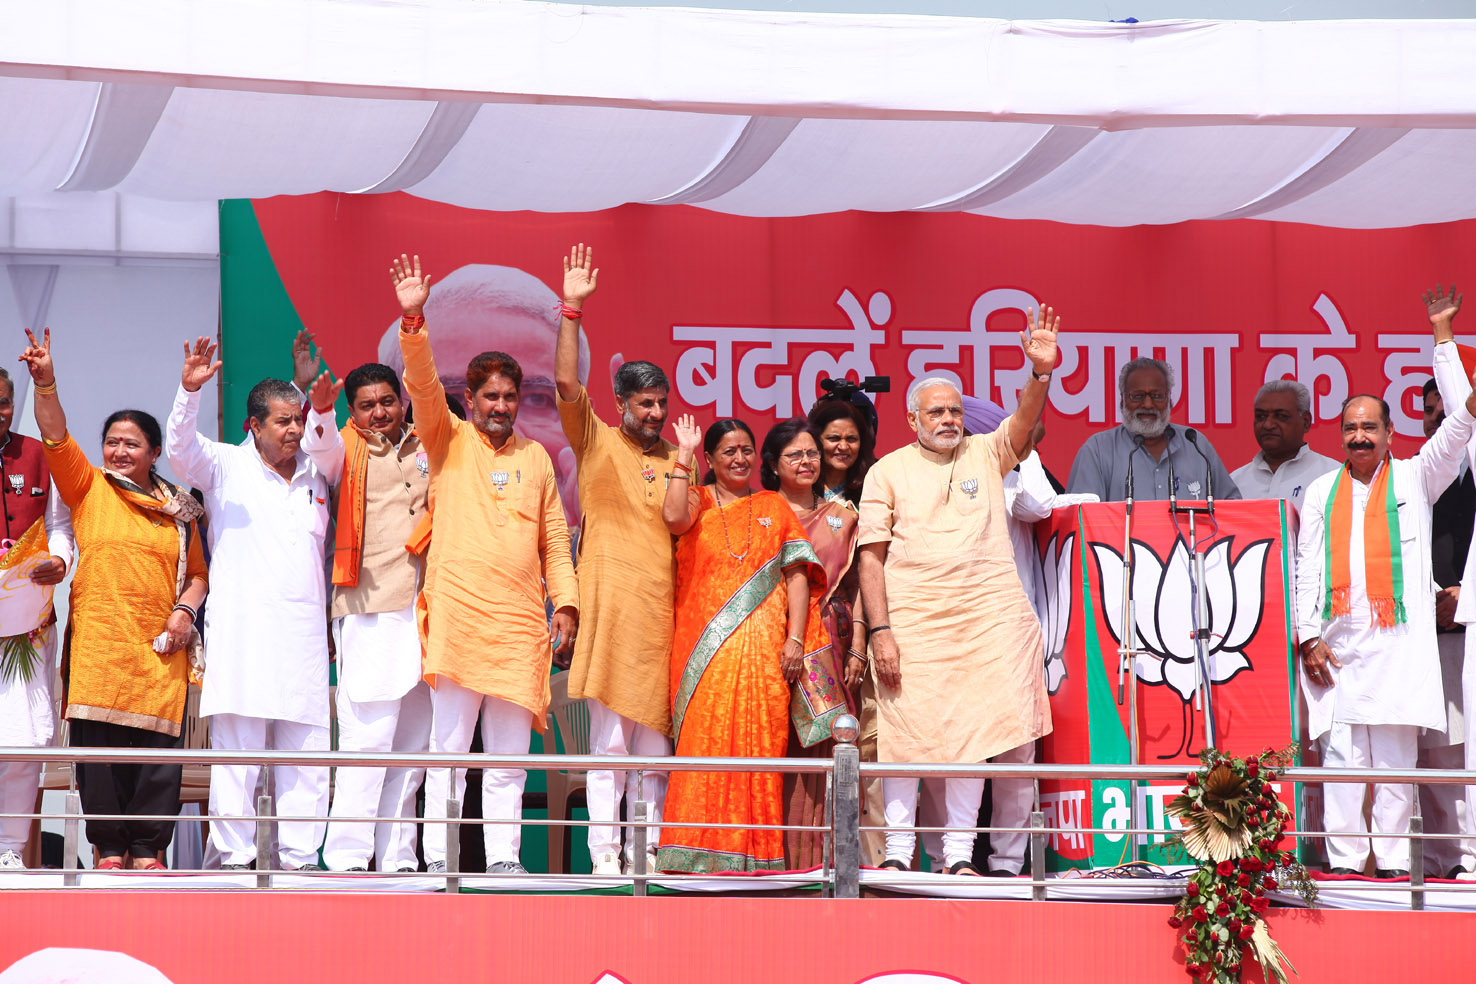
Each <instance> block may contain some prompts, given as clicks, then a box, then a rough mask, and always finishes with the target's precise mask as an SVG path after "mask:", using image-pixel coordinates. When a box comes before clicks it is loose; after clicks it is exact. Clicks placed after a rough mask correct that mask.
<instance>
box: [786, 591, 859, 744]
mask: <svg viewBox="0 0 1476 984" xmlns="http://www.w3.org/2000/svg"><path fill="white" fill-rule="evenodd" d="M820 615H821V621H822V623H823V624H824V626H825V637H826V640H827V641H826V644H825V645H824V646H822V647H820V648H819V649H817V650H815V651H814V652H811V653H806V654H805V657H804V667H803V669H802V670H801V671H800V677H799V679H798V680H796V681H795V682H794V683H793V684H791V685H790V688H789V719H790V721H791V722H792V723H793V724H794V732H795V734H796V735H797V736H798V737H799V741H800V744H801V745H803V746H804V747H805V748H811V747H813V746H815V745H818V744H820V743H821V742H822V741H825V740H826V739H828V738H829V737H830V726H831V725H832V724H833V723H834V722H835V719H836V718H838V717H840V716H841V715H842V714H854V713H855V710H854V708H853V707H852V704H851V694H850V691H849V690H847V689H846V685H845V677H844V676H843V675H842V674H841V672H840V663H839V661H838V660H837V659H836V656H835V654H836V653H837V652H840V653H844V652H845V651H846V642H847V641H848V640H849V639H850V634H851V615H850V611H849V609H848V606H847V605H846V604H845V603H844V602H842V601H840V600H839V599H831V601H830V602H829V603H828V604H826V605H825V607H824V608H822V609H821V611H820Z"/></svg>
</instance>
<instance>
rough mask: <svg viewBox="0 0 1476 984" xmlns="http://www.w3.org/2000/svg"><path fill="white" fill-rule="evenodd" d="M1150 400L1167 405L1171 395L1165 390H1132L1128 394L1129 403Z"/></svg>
mask: <svg viewBox="0 0 1476 984" xmlns="http://www.w3.org/2000/svg"><path fill="white" fill-rule="evenodd" d="M1149 400H1152V401H1153V402H1154V403H1159V404H1163V405H1165V406H1167V405H1168V401H1169V395H1168V393H1166V392H1164V391H1163V390H1132V391H1131V392H1129V393H1128V394H1127V401H1128V402H1129V403H1147V402H1148V401H1149Z"/></svg>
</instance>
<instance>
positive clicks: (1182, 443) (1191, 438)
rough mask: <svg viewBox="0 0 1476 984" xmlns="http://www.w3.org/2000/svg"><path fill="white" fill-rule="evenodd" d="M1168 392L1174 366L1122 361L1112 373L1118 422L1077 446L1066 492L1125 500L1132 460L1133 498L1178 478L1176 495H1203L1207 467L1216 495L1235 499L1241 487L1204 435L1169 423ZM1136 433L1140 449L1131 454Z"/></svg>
mask: <svg viewBox="0 0 1476 984" xmlns="http://www.w3.org/2000/svg"><path fill="white" fill-rule="evenodd" d="M1173 392H1174V367H1173V366H1171V365H1169V364H1168V363H1167V362H1164V361H1163V360H1162V359H1150V358H1146V357H1145V358H1138V359H1134V360H1132V361H1131V362H1129V363H1127V364H1125V365H1124V366H1123V367H1122V369H1121V370H1120V371H1119V372H1118V374H1117V395H1118V405H1119V407H1120V409H1121V413H1122V423H1121V424H1119V425H1118V426H1116V427H1114V428H1112V429H1111V430H1107V431H1102V432H1101V433H1098V434H1093V435H1092V436H1091V437H1089V438H1088V439H1087V442H1086V443H1085V444H1083V445H1082V446H1081V450H1080V451H1078V452H1077V453H1076V460H1075V461H1074V462H1072V464H1071V477H1070V478H1069V479H1068V480H1067V482H1066V491H1067V492H1072V493H1076V492H1090V493H1092V494H1093V495H1095V496H1096V497H1097V498H1099V499H1101V500H1102V501H1103V502H1116V501H1119V500H1121V499H1125V498H1127V491H1126V490H1127V477H1128V462H1129V460H1131V461H1132V469H1133V496H1134V498H1138V499H1167V498H1169V491H1170V485H1171V484H1172V483H1173V482H1177V484H1178V488H1177V489H1175V490H1174V493H1175V495H1177V496H1178V497H1179V498H1181V499H1203V498H1205V497H1206V496H1205V491H1206V489H1205V480H1206V472H1208V476H1207V477H1208V480H1209V484H1210V488H1211V489H1213V491H1214V495H1215V498H1216V499H1239V498H1240V490H1239V489H1237V488H1236V487H1235V481H1234V480H1233V479H1232V478H1231V477H1230V473H1229V472H1228V471H1226V470H1225V465H1224V463H1223V462H1221V461H1220V456H1219V455H1218V454H1216V453H1215V449H1214V446H1213V445H1211V444H1210V442H1209V439H1208V438H1206V437H1205V436H1204V435H1203V434H1200V433H1199V432H1198V431H1196V430H1194V429H1193V428H1192V427H1175V426H1173V425H1172V424H1170V423H1169V414H1170V413H1171V412H1172V409H1173V407H1172V400H1173ZM1140 438H1141V439H1142V447H1143V453H1142V454H1134V451H1135V450H1136V448H1137V444H1138V440H1139V439H1140ZM1196 448H1197V449H1198V450H1196ZM1201 454H1202V455H1203V457H1201ZM1170 476H1172V480H1171V478H1170Z"/></svg>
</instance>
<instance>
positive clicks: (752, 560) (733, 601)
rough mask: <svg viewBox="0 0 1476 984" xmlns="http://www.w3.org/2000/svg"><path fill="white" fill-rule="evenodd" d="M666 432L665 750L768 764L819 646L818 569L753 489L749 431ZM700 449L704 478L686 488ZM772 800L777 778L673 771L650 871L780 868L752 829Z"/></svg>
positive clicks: (772, 835)
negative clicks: (669, 575) (672, 555)
mask: <svg viewBox="0 0 1476 984" xmlns="http://www.w3.org/2000/svg"><path fill="white" fill-rule="evenodd" d="M675 434H676V439H677V457H676V463H675V464H674V465H673V467H672V478H671V483H670V485H668V486H667V492H666V501H665V504H664V507H663V510H662V518H663V519H664V520H665V521H666V526H667V529H668V530H670V531H671V533H672V534H673V535H674V536H677V537H679V538H680V539H678V540H677V549H676V561H677V566H676V624H675V629H674V635H673V644H672V653H671V703H672V711H671V717H672V731H673V736H674V737H675V739H676V754H677V755H679V756H689V755H698V756H717V757H735V758H776V757H779V756H782V755H783V754H784V752H785V749H786V748H787V746H788V734H789V717H790V704H791V700H790V687H791V685H792V684H794V682H795V681H796V680H798V679H799V678H800V674H801V673H802V672H803V671H805V669H806V665H807V661H806V654H807V653H814V652H816V651H818V650H821V649H824V648H825V647H826V645H827V644H826V642H825V641H824V640H825V632H824V629H823V628H822V627H821V625H820V619H819V616H818V614H817V611H816V606H817V605H818V603H819V600H820V595H821V593H822V592H823V590H824V588H825V573H824V571H823V569H822V568H821V566H820V562H819V559H818V558H817V557H816V556H815V550H814V547H812V546H811V545H810V540H809V537H807V536H805V531H804V529H803V528H802V527H801V526H800V524H799V521H798V520H796V519H795V516H794V511H793V510H792V509H790V508H789V506H788V505H786V504H785V502H784V500H783V499H781V498H780V497H779V496H778V495H776V494H774V493H773V492H767V491H755V490H754V489H753V487H752V484H751V483H752V481H753V473H754V471H755V470H756V466H757V464H758V462H757V460H756V459H757V451H756V449H755V447H754V439H753V431H752V430H750V429H749V427H748V425H747V424H745V423H743V421H741V420H719V421H718V422H717V423H715V424H713V425H712V426H711V427H709V428H708V429H707V433H706V434H705V435H704V434H703V433H702V431H700V430H698V429H697V424H696V422H695V420H694V419H693V418H692V416H691V414H685V415H683V416H682V417H681V419H680V420H678V421H677V424H676V427H675ZM699 451H701V452H702V453H703V456H704V457H705V458H706V459H707V467H708V469H709V470H708V472H707V477H706V480H705V481H704V482H703V484H701V485H697V486H695V487H693V481H692V479H693V476H694V472H695V469H696V459H697V454H698V452H699ZM841 706H842V708H843V707H844V702H842V704H841ZM782 794H783V777H782V776H780V774H779V773H777V772H768V773H748V772H714V773H707V772H673V773H672V775H671V780H670V783H669V784H668V786H667V792H666V810H665V814H664V817H663V823H664V826H663V828H662V831H661V849H660V850H659V851H658V852H657V856H656V866H657V868H658V869H659V870H661V871H681V872H700V873H707V872H716V871H758V870H777V869H782V868H784V867H785V862H784V838H783V836H782V835H781V832H780V831H778V830H753V829H749V825H753V824H759V825H767V826H777V825H779V824H781V823H782V822H783V816H784V810H783V800H782ZM686 823H723V824H732V825H733V826H732V827H725V828H706V827H704V828H695V827H686V826H683V824H686Z"/></svg>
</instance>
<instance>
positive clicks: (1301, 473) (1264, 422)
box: [1230, 379, 1338, 511]
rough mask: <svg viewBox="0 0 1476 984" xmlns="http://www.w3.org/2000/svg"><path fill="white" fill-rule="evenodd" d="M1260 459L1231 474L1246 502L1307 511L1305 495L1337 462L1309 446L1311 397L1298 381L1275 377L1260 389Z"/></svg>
mask: <svg viewBox="0 0 1476 984" xmlns="http://www.w3.org/2000/svg"><path fill="white" fill-rule="evenodd" d="M1254 406H1255V421H1254V427H1255V434H1256V443H1257V444H1259V445H1260V446H1261V450H1259V451H1257V452H1256V455H1255V457H1253V458H1251V460H1250V461H1247V462H1246V463H1245V464H1243V465H1241V466H1240V467H1239V468H1237V469H1235V471H1233V472H1231V473H1230V478H1231V479H1233V480H1234V482H1235V487H1236V488H1238V489H1239V490H1240V494H1241V495H1242V496H1244V497H1245V498H1247V499H1285V500H1286V501H1287V502H1290V503H1291V504H1292V505H1294V506H1296V507H1297V509H1298V511H1300V510H1301V508H1302V496H1303V495H1304V494H1305V493H1306V491H1307V486H1308V485H1309V484H1310V483H1311V481H1312V479H1314V478H1316V477H1317V476H1318V475H1325V474H1327V473H1328V472H1330V471H1332V470H1333V469H1335V468H1337V467H1338V462H1336V461H1334V460H1332V459H1331V458H1329V457H1327V456H1326V455H1321V454H1318V453H1317V452H1316V451H1313V450H1312V446H1311V445H1309V444H1308V443H1307V428H1309V427H1311V426H1312V394H1311V393H1308V392H1307V387H1305V386H1303V385H1302V384H1301V383H1299V382H1297V381H1296V380H1295V379H1273V380H1271V381H1270V382H1268V383H1266V384H1265V385H1263V386H1262V387H1261V388H1260V389H1259V390H1257V391H1256V399H1255V404H1254Z"/></svg>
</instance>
